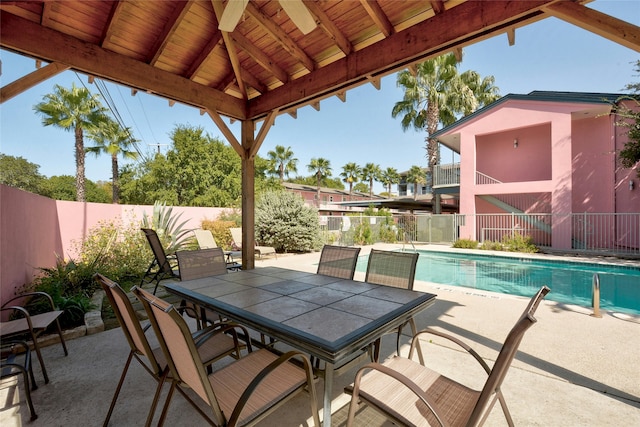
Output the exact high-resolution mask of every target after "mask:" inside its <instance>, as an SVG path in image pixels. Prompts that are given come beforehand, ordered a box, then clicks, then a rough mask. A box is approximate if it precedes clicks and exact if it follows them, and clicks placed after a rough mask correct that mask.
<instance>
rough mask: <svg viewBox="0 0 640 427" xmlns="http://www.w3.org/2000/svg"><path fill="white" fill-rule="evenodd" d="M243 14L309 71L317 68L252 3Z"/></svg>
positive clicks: (301, 50)
mask: <svg viewBox="0 0 640 427" xmlns="http://www.w3.org/2000/svg"><path fill="white" fill-rule="evenodd" d="M245 12H247V13H249V15H251V17H252V18H253V19H255V20H256V22H257V24H258V25H259V26H260V27H262V28H263V29H264V30H265V31H266V32H267V33H268V34H269V35H270V36H271V37H272V38H273V39H274V40H275V41H276V42H277V43H278V44H279V45H280V46H282V48H283V49H284V50H286V51H287V52H289V55H291V56H293V57H294V58H296V60H298V61H299V62H300V63H302V65H303V66H304V67H305V68H306V69H307V70H309V71H313V70H315V69H316V68H317V66H316V63H315V62H314V61H313V59H312V58H311V57H310V56H309V55H307V54H306V52H305V51H304V50H303V49H302V48H301V47H300V46H299V45H298V44H297V43H296V42H295V41H293V39H292V38H291V37H289V35H288V34H287V33H285V32H284V31H283V30H282V28H280V27H279V26H277V25H276V24H275V22H273V20H272V19H270V18H269V17H268V16H266V15H265V14H264V13H263V12H262V11H261V10H260V9H259V8H258V7H257V6H255V5H254V4H253V2H249V3H248V4H247V7H246V8H245Z"/></svg>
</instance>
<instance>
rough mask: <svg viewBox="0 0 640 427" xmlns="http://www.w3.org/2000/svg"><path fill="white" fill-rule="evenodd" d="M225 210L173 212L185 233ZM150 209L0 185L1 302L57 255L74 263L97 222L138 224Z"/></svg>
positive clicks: (175, 208) (180, 210)
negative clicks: (51, 196) (57, 197)
mask: <svg viewBox="0 0 640 427" xmlns="http://www.w3.org/2000/svg"><path fill="white" fill-rule="evenodd" d="M227 210H228V209H224V208H197V207H174V208H173V212H174V215H179V214H182V215H181V217H180V222H182V221H187V223H186V225H185V227H186V228H200V224H201V222H202V220H203V219H215V218H217V217H218V216H219V215H220V213H222V212H224V211H227ZM145 212H146V214H147V215H151V214H152V212H153V206H132V205H112V204H102V203H79V202H67V201H60V200H57V201H56V200H51V199H49V198H46V197H42V196H38V195H35V194H32V193H28V192H26V191H21V190H17V189H15V188H11V187H7V186H5V185H1V184H0V291H1V292H0V301H4V300H5V299H6V298H8V297H9V296H12V295H14V293H15V290H16V289H19V288H20V287H21V286H22V285H24V284H25V283H30V282H31V281H32V280H33V277H34V275H36V274H38V273H39V270H38V268H39V267H52V266H54V265H55V261H56V255H59V256H62V257H65V258H75V257H76V256H77V253H75V250H74V249H75V248H76V246H77V244H76V243H79V242H81V241H82V239H83V238H84V237H86V236H87V234H88V233H89V232H90V230H91V229H92V228H93V227H95V226H96V225H97V224H98V223H99V222H100V221H104V220H116V219H120V220H122V222H123V223H125V224H128V223H130V222H136V223H137V222H139V221H140V220H141V219H142V216H143V214H144V213H145Z"/></svg>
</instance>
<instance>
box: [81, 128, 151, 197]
mask: <svg viewBox="0 0 640 427" xmlns="http://www.w3.org/2000/svg"><path fill="white" fill-rule="evenodd" d="M88 136H89V138H91V139H93V140H94V141H95V143H96V144H97V145H95V146H93V147H87V150H86V151H87V153H93V154H95V155H96V157H97V156H98V155H100V154H101V153H106V154H109V155H110V156H111V183H112V193H111V194H112V196H111V200H112V202H113V203H119V201H120V187H119V185H118V177H119V171H118V156H119V155H122V156H123V157H125V158H128V159H134V160H135V159H137V158H138V152H137V151H131V150H129V148H131V147H132V146H134V145H135V143H136V142H138V140H136V139H135V138H133V137H132V136H131V129H129V128H122V127H121V126H120V124H119V123H118V122H116V121H115V120H112V119H111V118H109V117H108V116H106V117H105V120H104V121H103V122H101V123H100V124H99V125H98V127H96V128H94V129H91V130H89V132H88Z"/></svg>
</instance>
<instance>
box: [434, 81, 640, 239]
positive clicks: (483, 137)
mask: <svg viewBox="0 0 640 427" xmlns="http://www.w3.org/2000/svg"><path fill="white" fill-rule="evenodd" d="M620 98H621V95H619V94H609V93H580V92H544V91H534V92H531V93H529V94H527V95H515V94H510V95H507V96H504V97H503V98H501V99H499V100H498V101H496V102H494V103H492V104H490V105H488V106H486V107H484V108H482V109H480V110H478V111H476V112H475V113H473V114H471V115H469V116H466V117H464V118H462V119H460V120H458V121H457V122H456V123H454V124H452V125H450V126H448V127H446V128H444V129H442V130H440V131H438V132H436V133H435V134H434V135H432V137H434V138H437V139H438V141H439V143H440V144H443V145H445V146H447V147H449V148H450V149H451V150H453V151H454V152H456V153H459V154H460V163H459V164H451V165H439V166H437V167H436V168H434V180H433V182H434V184H433V187H434V191H435V192H439V193H441V194H459V197H460V214H463V215H465V214H475V215H478V214H501V213H506V214H517V215H519V216H518V218H519V220H520V222H521V223H522V224H523V225H524V224H525V223H526V224H527V225H529V226H531V227H533V229H534V230H535V232H534V233H537V234H539V235H541V236H543V235H549V236H552V242H553V245H552V246H553V247H554V248H559V249H566V248H571V247H572V241H573V244H574V245H573V246H576V242H578V241H580V242H581V243H582V244H587V243H588V242H587V241H586V240H588V239H591V238H592V236H591V234H592V233H590V231H589V229H588V228H585V227H586V226H584V225H583V226H582V228H580V227H579V226H574V227H573V229H572V227H571V222H569V221H567V220H563V219H561V218H568V216H569V215H578V214H579V215H584V214H592V213H593V214H631V213H637V212H640V182H639V180H638V176H637V172H638V165H636V166H635V167H634V168H623V167H622V166H621V165H620V159H619V152H620V150H621V149H622V148H624V146H625V144H626V142H627V141H628V137H627V128H623V127H620V126H617V125H616V122H617V121H618V120H620V117H619V116H617V115H616V114H615V112H614V110H613V106H614V105H615V104H616V103H617V102H620V101H619V100H620ZM628 106H629V107H630V108H633V103H629V104H628ZM542 215H547V216H542ZM551 215H552V216H553V218H556V220H555V221H552V216H551ZM481 227H483V226H482V225H480V224H479V223H478V222H477V221H476V222H473V221H468V222H467V224H466V225H465V226H464V227H462V228H461V236H462V237H470V238H476V239H478V240H481V238H482V234H481V232H482V230H481ZM493 227H495V226H493ZM629 230H630V229H629V228H628V227H616V226H614V227H611V229H610V230H609V231H608V232H610V233H611V235H610V236H608V237H607V238H608V239H610V240H611V241H614V242H618V244H627V245H629V246H633V245H636V244H637V243H636V242H637V241H638V240H637V231H629ZM634 233H636V234H635V236H632V234H634Z"/></svg>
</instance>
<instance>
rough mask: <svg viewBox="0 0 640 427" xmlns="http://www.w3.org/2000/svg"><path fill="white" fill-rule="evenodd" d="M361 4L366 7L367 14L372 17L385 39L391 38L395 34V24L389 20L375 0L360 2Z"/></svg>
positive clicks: (362, 0) (361, 0)
mask: <svg viewBox="0 0 640 427" xmlns="http://www.w3.org/2000/svg"><path fill="white" fill-rule="evenodd" d="M360 4H361V5H362V7H364V10H366V11H367V14H368V15H369V16H370V17H371V19H372V20H373V22H374V23H375V24H376V26H377V27H378V29H379V30H380V32H381V33H382V34H384V36H385V37H389V36H390V35H391V34H393V33H395V29H394V28H393V24H392V23H391V21H389V18H387V15H385V13H384V11H383V10H382V8H381V7H380V4H378V2H377V1H375V0H360Z"/></svg>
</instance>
